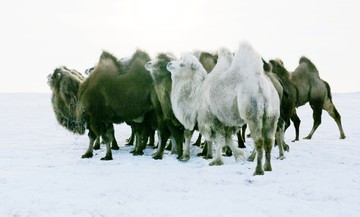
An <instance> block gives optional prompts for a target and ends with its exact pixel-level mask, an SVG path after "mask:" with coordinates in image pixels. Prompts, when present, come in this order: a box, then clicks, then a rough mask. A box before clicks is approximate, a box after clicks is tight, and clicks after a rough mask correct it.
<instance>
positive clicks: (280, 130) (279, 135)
mask: <svg viewBox="0 0 360 217" xmlns="http://www.w3.org/2000/svg"><path fill="white" fill-rule="evenodd" d="M275 139H276V143H277V146H278V147H279V157H278V159H280V160H283V159H285V155H284V147H283V146H284V145H286V144H285V142H284V121H283V120H282V119H281V118H279V122H278V126H277V128H276V134H275Z"/></svg>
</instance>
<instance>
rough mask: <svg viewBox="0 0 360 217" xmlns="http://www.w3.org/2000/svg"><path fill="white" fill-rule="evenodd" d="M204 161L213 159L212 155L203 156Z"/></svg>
mask: <svg viewBox="0 0 360 217" xmlns="http://www.w3.org/2000/svg"><path fill="white" fill-rule="evenodd" d="M204 159H206V160H209V159H213V156H212V155H205V156H204Z"/></svg>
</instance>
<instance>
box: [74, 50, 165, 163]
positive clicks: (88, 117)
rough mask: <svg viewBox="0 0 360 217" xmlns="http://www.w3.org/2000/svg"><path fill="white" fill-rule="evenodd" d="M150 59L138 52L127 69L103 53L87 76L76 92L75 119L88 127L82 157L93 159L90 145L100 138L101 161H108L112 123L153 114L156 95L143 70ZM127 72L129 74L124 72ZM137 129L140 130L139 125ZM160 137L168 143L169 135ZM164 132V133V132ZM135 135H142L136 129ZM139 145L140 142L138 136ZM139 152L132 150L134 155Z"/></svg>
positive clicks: (137, 119) (163, 133)
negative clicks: (76, 110) (103, 147)
mask: <svg viewBox="0 0 360 217" xmlns="http://www.w3.org/2000/svg"><path fill="white" fill-rule="evenodd" d="M149 60H150V58H149V56H148V55H147V54H146V53H145V52H143V51H137V52H136V53H135V54H134V55H133V57H132V59H131V61H130V63H129V65H128V67H124V65H123V64H122V63H121V62H119V61H118V60H117V58H116V57H114V56H113V55H111V54H110V53H108V52H103V53H102V55H101V57H100V60H99V63H98V64H97V66H96V67H95V68H94V70H93V72H92V73H91V74H90V76H89V77H88V78H87V79H86V80H85V81H84V82H83V83H82V84H81V86H80V90H79V104H78V114H77V116H78V119H79V120H83V121H85V122H86V123H87V127H88V129H89V134H88V135H89V138H90V143H89V148H88V150H87V151H86V153H85V154H84V155H83V156H82V157H83V158H89V157H92V156H93V145H92V144H93V143H94V141H95V139H96V137H98V136H101V137H102V139H103V141H104V143H105V144H106V156H105V157H103V158H102V160H111V159H112V153H111V149H110V141H111V140H112V134H111V132H112V131H113V126H112V124H113V123H123V122H125V121H135V122H142V120H143V119H144V117H145V115H146V113H148V112H149V111H151V110H153V109H155V110H156V108H155V107H156V105H155V104H156V103H154V101H156V99H157V98H156V93H155V91H154V87H153V81H152V78H151V76H150V75H149V73H148V72H147V71H146V69H145V68H144V65H145V63H146V62H148V61H149ZM127 68H128V70H126V69H127ZM136 127H140V128H141V124H139V125H137V126H136ZM162 131H163V128H160V132H161V135H162V136H164V139H165V140H167V138H168V135H166V134H169V133H166V132H162ZM164 131H165V130H164ZM137 132H143V130H142V129H138V130H137ZM138 135H139V139H138V141H141V138H142V136H141V135H140V134H138ZM138 151H140V152H141V151H142V147H139V150H137V148H136V147H135V152H138Z"/></svg>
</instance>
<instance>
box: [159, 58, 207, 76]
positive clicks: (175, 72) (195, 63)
mask: <svg viewBox="0 0 360 217" xmlns="http://www.w3.org/2000/svg"><path fill="white" fill-rule="evenodd" d="M166 68H167V69H168V70H169V72H171V77H172V78H173V80H174V78H177V77H179V78H180V79H197V78H198V79H204V78H205V76H206V74H207V72H206V70H205V68H204V67H203V66H202V65H201V63H200V62H199V60H198V59H197V58H196V57H195V56H194V55H193V54H191V53H185V54H183V55H182V57H181V58H180V59H179V60H173V61H171V62H169V63H168V64H167V66H166Z"/></svg>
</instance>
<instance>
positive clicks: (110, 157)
mask: <svg viewBox="0 0 360 217" xmlns="http://www.w3.org/2000/svg"><path fill="white" fill-rule="evenodd" d="M112 159H113V158H112V156H105V157H103V158H101V159H100V160H112Z"/></svg>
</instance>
